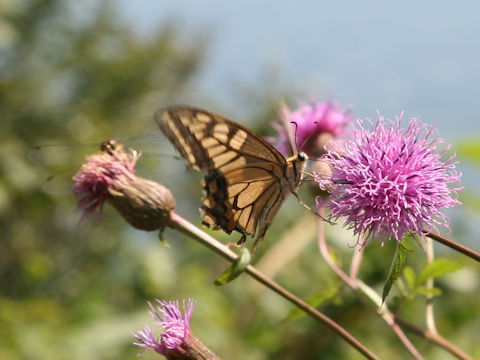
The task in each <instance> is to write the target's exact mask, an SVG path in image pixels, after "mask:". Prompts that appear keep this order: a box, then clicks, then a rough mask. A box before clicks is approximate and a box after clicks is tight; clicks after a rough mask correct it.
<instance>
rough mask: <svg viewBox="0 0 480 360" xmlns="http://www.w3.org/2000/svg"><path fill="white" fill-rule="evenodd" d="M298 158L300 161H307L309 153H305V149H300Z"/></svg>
mask: <svg viewBox="0 0 480 360" xmlns="http://www.w3.org/2000/svg"><path fill="white" fill-rule="evenodd" d="M297 160H298V161H300V162H305V161H307V160H308V155H307V154H305V153H304V152H303V151H300V152H299V153H298V154H297Z"/></svg>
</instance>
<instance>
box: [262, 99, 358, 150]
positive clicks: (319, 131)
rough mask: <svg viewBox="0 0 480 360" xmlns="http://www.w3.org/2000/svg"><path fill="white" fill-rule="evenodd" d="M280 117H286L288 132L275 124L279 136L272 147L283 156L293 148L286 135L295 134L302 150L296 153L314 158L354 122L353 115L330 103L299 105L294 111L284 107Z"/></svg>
mask: <svg viewBox="0 0 480 360" xmlns="http://www.w3.org/2000/svg"><path fill="white" fill-rule="evenodd" d="M280 116H281V117H284V120H285V122H286V123H288V124H287V126H288V128H287V129H286V128H285V124H284V126H283V127H282V126H281V125H279V124H274V127H275V128H276V130H277V131H278V136H277V137H276V138H271V139H270V140H271V142H272V144H273V145H274V146H275V147H276V148H277V149H278V150H279V151H280V152H282V153H283V154H287V150H288V149H289V147H290V146H289V143H290V141H289V135H288V134H287V131H292V132H295V131H296V143H297V145H298V147H299V149H297V150H298V151H303V152H305V153H306V154H307V155H309V156H312V157H319V156H321V155H322V154H323V153H324V149H323V145H324V143H325V141H326V140H330V139H332V138H337V137H339V136H341V135H342V134H343V133H344V130H345V127H346V126H347V125H348V124H349V123H350V121H351V114H350V113H349V112H348V111H347V110H345V109H343V108H342V107H341V106H340V105H338V104H337V103H334V102H329V101H313V102H312V103H310V104H305V103H300V105H299V107H298V109H296V110H295V111H292V110H290V109H289V108H288V107H287V106H286V105H285V106H284V107H283V109H281V114H280ZM291 123H294V124H291ZM295 128H296V129H295ZM322 136H323V137H322ZM319 140H320V141H319Z"/></svg>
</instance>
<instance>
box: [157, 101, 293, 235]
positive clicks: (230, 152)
mask: <svg viewBox="0 0 480 360" xmlns="http://www.w3.org/2000/svg"><path fill="white" fill-rule="evenodd" d="M155 120H156V122H157V124H158V125H159V127H160V129H161V130H162V132H163V133H164V134H165V135H166V136H167V138H168V139H169V140H170V142H171V143H172V144H173V145H174V146H175V147H176V148H177V149H178V151H179V152H180V153H181V154H182V156H183V157H184V158H185V160H186V161H187V164H188V166H189V167H191V168H193V169H196V170H200V171H203V172H205V173H206V175H205V178H204V180H203V184H202V185H203V188H204V190H205V197H204V198H203V206H202V208H201V212H202V215H203V222H204V224H205V225H213V226H214V227H215V228H221V229H223V230H224V231H226V232H227V233H229V234H230V233H231V232H232V231H233V230H236V231H238V232H240V233H242V234H243V236H242V239H241V240H240V242H243V241H245V238H246V236H247V235H252V236H255V233H256V241H257V242H258V241H261V239H262V238H263V237H264V235H265V232H266V231H267V229H268V226H269V225H270V223H271V222H272V219H273V217H274V216H275V214H276V213H277V211H278V209H279V208H280V205H281V203H282V202H283V200H284V198H285V197H286V196H287V195H288V194H289V193H290V192H291V191H292V188H291V186H290V182H291V181H293V182H294V183H296V182H297V178H298V176H297V174H296V173H294V172H295V171H296V169H295V168H294V167H292V166H289V164H288V163H287V160H286V159H285V158H284V157H283V155H282V154H281V153H280V152H279V151H278V150H276V149H275V148H274V147H273V146H272V145H270V144H269V143H267V142H266V141H265V140H263V139H262V138H260V137H259V136H257V135H256V134H254V133H253V132H251V131H250V130H248V129H247V128H244V127H243V126H241V125H239V124H237V123H234V122H232V121H230V120H228V119H226V118H224V117H221V116H219V115H216V114H213V113H210V112H208V111H205V110H201V109H197V108H193V107H184V106H179V107H169V108H166V109H162V110H159V111H157V112H156V114H155ZM294 170H295V171H294ZM292 177H295V179H293V180H292ZM257 229H258V231H257Z"/></svg>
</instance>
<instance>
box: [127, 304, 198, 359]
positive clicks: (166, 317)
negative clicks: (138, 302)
mask: <svg viewBox="0 0 480 360" xmlns="http://www.w3.org/2000/svg"><path fill="white" fill-rule="evenodd" d="M156 302H157V303H158V304H159V306H157V307H154V306H153V305H152V304H151V303H150V302H149V303H148V305H149V306H150V309H151V311H150V312H149V314H150V316H151V317H152V318H153V319H154V320H155V324H156V325H159V326H161V327H162V328H163V330H164V332H163V333H162V334H161V335H160V339H158V338H156V337H155V335H154V331H153V330H152V329H151V328H150V327H149V326H145V328H144V329H143V330H140V331H138V332H136V333H132V335H133V336H134V337H135V338H136V339H137V340H138V342H135V343H133V344H134V345H137V346H139V347H142V348H146V349H148V348H152V349H153V350H155V351H156V352H157V353H159V354H162V355H165V356H167V358H169V354H170V355H171V352H172V351H175V350H179V349H180V348H186V347H187V346H185V345H186V344H185V343H187V342H188V341H189V339H190V338H192V337H191V336H190V335H191V332H190V317H191V316H192V313H193V308H194V306H195V303H194V301H193V300H192V299H188V300H187V301H183V310H184V315H182V312H181V311H180V307H179V303H178V301H161V300H158V299H157V300H156ZM146 349H145V350H146ZM145 350H144V351H143V352H145ZM143 352H141V353H140V354H139V355H141V354H143Z"/></svg>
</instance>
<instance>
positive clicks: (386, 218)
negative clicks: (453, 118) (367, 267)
mask: <svg viewBox="0 0 480 360" xmlns="http://www.w3.org/2000/svg"><path fill="white" fill-rule="evenodd" d="M401 118H402V116H400V117H397V118H396V119H395V120H390V119H385V118H383V117H381V116H379V119H378V121H377V122H376V124H373V123H372V121H370V120H368V119H366V120H358V121H357V126H356V127H355V128H354V130H353V139H351V140H347V141H346V142H345V143H344V144H343V146H342V147H341V149H340V147H338V146H333V147H331V148H330V149H327V150H328V153H327V155H326V156H325V158H326V160H327V161H329V162H330V164H331V165H332V173H331V175H330V176H329V177H327V178H325V177H324V176H321V175H319V174H317V177H316V180H317V182H318V183H319V184H320V188H321V189H327V190H328V191H329V192H330V198H329V199H328V202H327V203H325V202H324V200H322V199H321V198H317V205H318V206H327V207H329V209H330V218H331V219H333V220H336V219H338V218H341V217H345V226H347V227H348V228H350V229H353V230H354V234H355V235H358V236H359V237H360V235H365V236H366V238H369V237H372V238H379V239H381V240H382V245H383V244H384V242H385V240H386V239H388V238H389V237H393V238H394V239H395V240H396V241H398V242H400V241H401V240H402V238H403V237H404V235H405V234H408V233H414V234H419V235H420V236H424V235H423V230H424V228H428V229H434V230H436V231H438V230H437V228H436V226H437V225H442V226H444V227H446V228H448V229H449V225H448V224H449V220H448V217H447V216H446V215H444V214H443V213H442V212H441V211H440V209H443V208H449V207H454V206H458V205H459V204H460V202H459V201H458V200H457V199H456V195H457V191H459V190H461V189H462V188H461V187H456V188H452V189H450V188H449V187H448V185H449V184H450V183H454V182H459V181H460V176H461V174H459V173H457V171H456V170H455V165H456V164H457V162H455V161H454V158H455V155H453V156H451V157H450V158H448V159H446V160H442V159H441V158H442V156H443V155H444V153H445V152H446V151H447V150H449V149H450V146H447V147H446V148H445V149H444V150H443V151H441V152H440V153H437V146H438V145H440V144H442V143H443V140H442V139H441V138H438V137H436V136H434V138H433V139H432V138H431V137H432V133H434V132H435V131H434V128H433V126H429V125H426V124H422V123H420V122H419V121H418V118H411V119H410V121H409V124H408V127H407V129H406V130H404V129H402V128H401ZM367 125H372V126H373V129H371V130H370V129H368V128H367ZM327 147H328V146H327ZM452 194H455V197H452ZM362 245H364V243H362Z"/></svg>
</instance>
